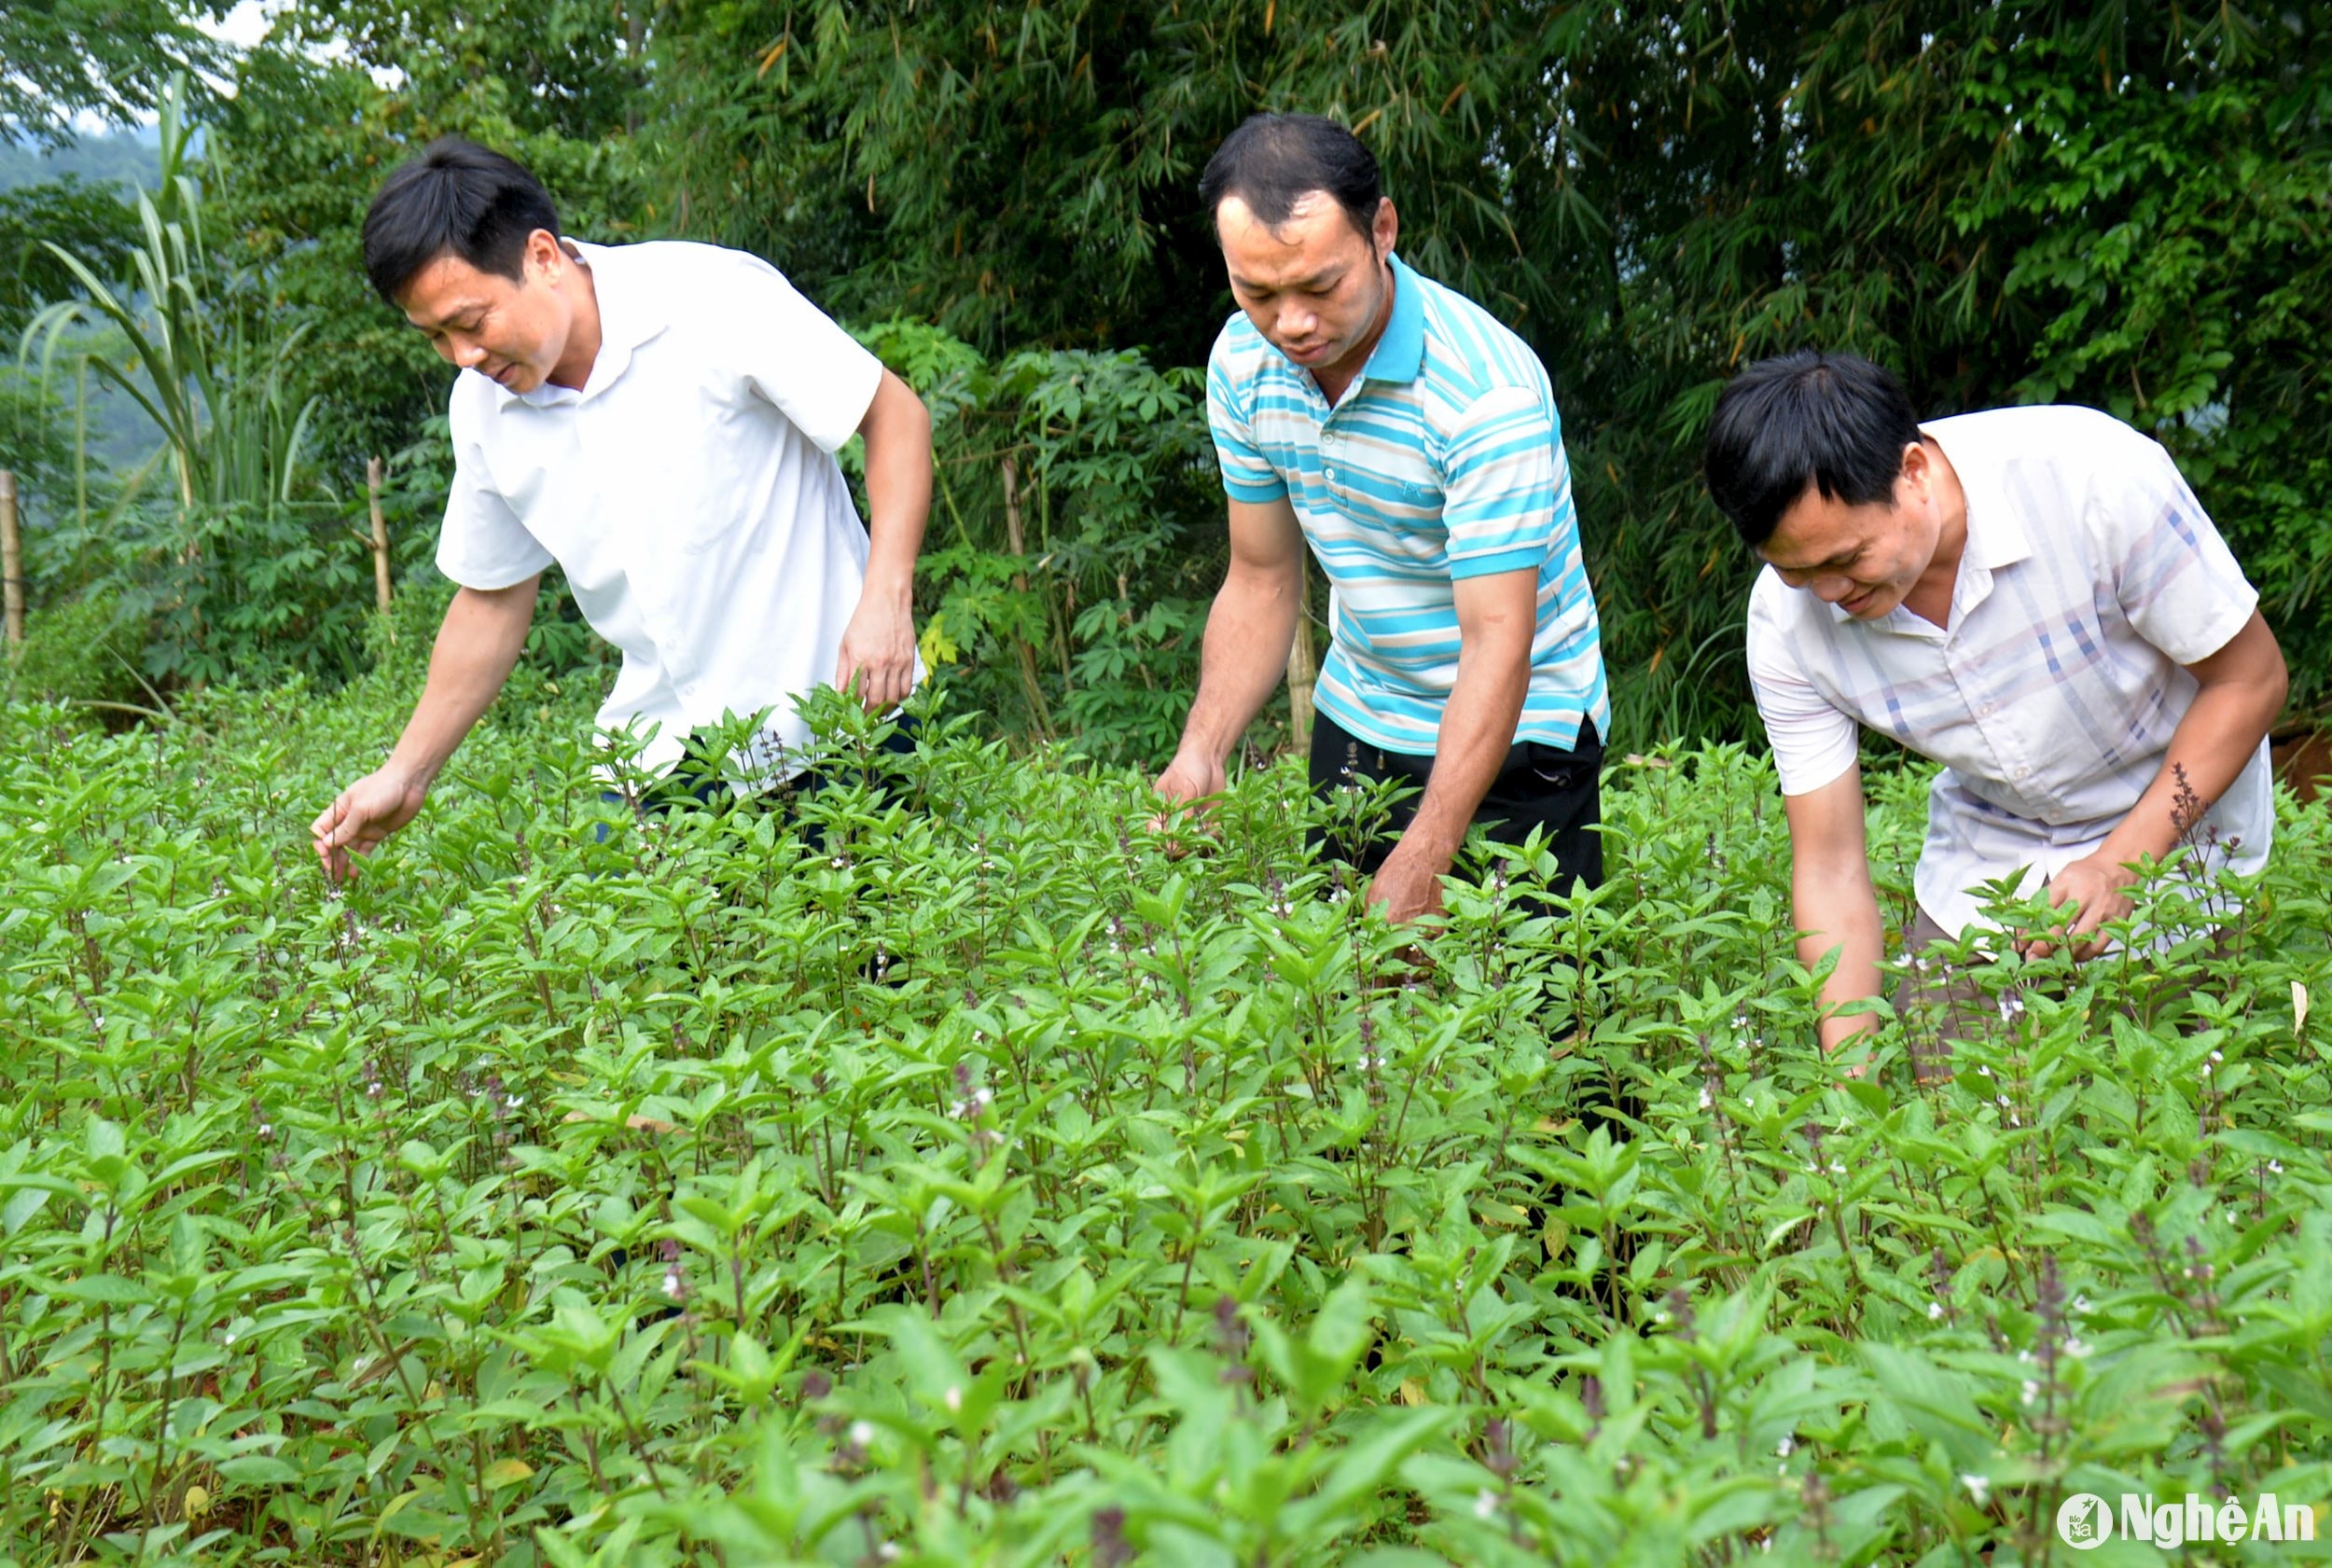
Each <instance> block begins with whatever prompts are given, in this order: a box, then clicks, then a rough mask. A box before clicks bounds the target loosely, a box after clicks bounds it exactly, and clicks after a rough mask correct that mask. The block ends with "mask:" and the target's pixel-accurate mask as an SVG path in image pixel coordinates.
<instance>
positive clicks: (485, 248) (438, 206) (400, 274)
mask: <svg viewBox="0 0 2332 1568" xmlns="http://www.w3.org/2000/svg"><path fill="white" fill-rule="evenodd" d="M536 229H548V230H549V231H550V232H551V233H552V234H554V235H555V234H557V233H558V232H559V209H558V208H557V207H555V206H553V205H552V204H551V201H550V193H549V192H548V191H547V190H545V189H544V188H543V187H542V184H541V182H539V181H538V180H536V179H535V178H534V175H533V174H530V173H527V172H526V168H525V166H524V165H522V164H521V163H519V162H518V161H517V160H514V159H510V158H506V157H504V156H503V155H502V154H501V153H498V152H495V151H493V149H492V148H490V147H481V146H479V145H478V144H477V143H475V142H465V141H464V140H463V139H462V138H461V137H459V136H440V137H438V138H437V140H436V141H434V142H432V143H430V144H429V145H428V146H426V147H424V148H423V149H422V152H421V156H420V157H418V158H415V159H413V160H411V161H409V162H408V163H406V164H404V165H403V166H402V167H400V168H399V169H398V170H397V171H396V173H394V174H391V175H390V176H389V177H388V180H387V182H386V183H385V184H383V185H382V187H381V190H380V193H379V194H378V195H376V196H374V197H373V199H372V205H371V207H370V208H368V210H367V211H366V213H365V274H366V276H368V277H369V278H370V279H371V280H372V286H373V288H374V290H375V291H377V292H378V293H379V294H380V296H381V298H383V299H386V300H387V301H389V302H390V303H391V304H395V303H396V297H397V296H398V295H399V294H401V293H403V292H404V290H405V285H406V284H409V283H411V282H412V281H413V277H414V274H416V273H417V272H419V271H421V270H422V269H423V268H424V267H426V266H428V265H429V264H430V263H431V262H433V261H435V260H437V258H438V257H441V256H453V257H460V258H461V259H462V260H464V261H466V262H467V263H469V264H470V265H471V266H472V267H475V268H477V269H478V270H479V271H481V272H493V273H496V274H499V275H500V276H502V277H506V278H508V279H510V280H511V281H512V282H518V281H520V280H521V279H523V278H524V277H525V275H526V238H527V236H528V235H530V234H532V233H534V230H536Z"/></svg>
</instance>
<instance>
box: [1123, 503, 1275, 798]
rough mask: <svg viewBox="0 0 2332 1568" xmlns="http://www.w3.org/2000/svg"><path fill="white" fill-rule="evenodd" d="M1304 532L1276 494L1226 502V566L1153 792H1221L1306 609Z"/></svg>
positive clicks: (1197, 795)
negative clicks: (1194, 681)
mask: <svg viewBox="0 0 2332 1568" xmlns="http://www.w3.org/2000/svg"><path fill="white" fill-rule="evenodd" d="M1303 551H1304V534H1303V528H1302V526H1301V525H1300V524H1298V522H1297V520H1296V508H1295V506H1293V505H1291V504H1290V503H1289V501H1288V500H1287V498H1286V497H1285V496H1284V495H1283V496H1281V497H1280V498H1279V499H1278V500H1276V501H1267V502H1259V503H1257V502H1247V501H1233V502H1231V503H1230V570H1229V571H1228V572H1227V573H1225V574H1224V576H1223V586H1222V589H1221V590H1220V591H1219V592H1217V593H1216V594H1215V605H1214V608H1212V609H1211V610H1209V611H1208V612H1207V617H1206V642H1205V645H1204V648H1203V651H1202V652H1201V657H1200V660H1199V694H1198V696H1197V697H1196V698H1195V699H1193V700H1192V701H1191V703H1190V716H1189V718H1188V719H1187V720H1186V721H1185V722H1184V724H1183V727H1182V743H1181V745H1179V746H1178V747H1176V748H1175V751H1174V759H1173V762H1171V763H1169V764H1168V765H1167V768H1166V770H1165V771H1164V772H1163V773H1160V774H1159V776H1158V792H1159V794H1160V795H1163V796H1164V797H1166V798H1167V799H1169V800H1171V801H1173V802H1175V803H1177V804H1180V803H1181V802H1183V801H1187V800H1195V799H1198V798H1201V797H1203V796H1208V795H1216V794H1220V793H1221V792H1222V789H1223V785H1224V782H1225V781H1224V774H1223V759H1224V758H1225V757H1227V756H1229V755H1230V748H1231V747H1232V746H1233V745H1235V744H1237V743H1238V741H1239V737H1240V736H1242V735H1243V734H1245V733H1246V732H1247V726H1248V725H1249V724H1251V723H1253V722H1254V721H1255V716H1256V714H1257V713H1259V712H1261V711H1262V708H1263V704H1264V702H1265V701H1267V700H1269V699H1270V695H1271V692H1272V689H1273V688H1274V687H1277V686H1278V685H1279V683H1280V677H1281V676H1282V675H1284V673H1286V671H1287V650H1288V649H1289V648H1291V647H1293V646H1294V645H1295V642H1296V617H1298V616H1300V615H1302V614H1303V613H1304V605H1303V587H1304V572H1303V566H1304V556H1303Z"/></svg>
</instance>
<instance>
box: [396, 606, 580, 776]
mask: <svg viewBox="0 0 2332 1568" xmlns="http://www.w3.org/2000/svg"><path fill="white" fill-rule="evenodd" d="M541 580H542V579H541V578H540V577H539V576H536V577H530V578H528V579H527V580H526V581H525V582H523V583H520V584H518V585H516V586H515V587H511V588H504V589H494V590H479V589H474V588H465V589H463V590H461V591H460V592H459V593H456V594H455V595H454V596H453V603H452V604H449V605H448V606H447V607H446V612H445V620H444V623H443V624H442V625H440V626H439V627H438V628H437V644H436V645H435V646H434V647H433V648H432V649H431V651H430V655H429V678H428V681H427V683H426V684H425V685H423V687H422V693H421V701H419V702H417V703H415V704H414V707H413V716H412V717H411V718H410V719H409V720H408V721H407V722H406V725H405V731H404V733H403V734H402V735H400V736H398V737H397V742H396V749H395V750H394V751H392V752H391V753H390V754H389V766H391V767H392V768H396V769H398V770H402V771H404V772H405V773H406V774H407V775H408V776H409V777H410V778H412V779H414V780H415V781H417V782H418V783H420V784H423V786H426V785H427V784H429V782H430V781H431V780H433V779H435V778H436V777H437V773H438V770H441V769H442V768H444V767H445V764H446V759H447V758H449V757H451V756H452V755H453V753H454V750H455V748H457V747H459V746H460V745H461V743H462V740H463V738H464V737H465V736H466V735H467V734H468V733H469V732H470V729H471V727H472V726H474V725H476V724H477V722H478V720H479V717H480V715H483V714H484V713H485V711H486V710H487V709H488V708H490V707H492V706H493V700H494V697H495V695H496V694H497V693H499V692H500V691H501V690H502V684H503V682H505V681H507V680H508V679H509V678H510V670H511V668H512V666H514V665H516V664H517V663H518V659H519V653H520V651H521V649H523V648H524V647H525V646H526V630H527V628H528V627H529V626H530V625H532V624H533V623H534V595H535V591H536V589H537V587H538V585H539V584H540V582H541Z"/></svg>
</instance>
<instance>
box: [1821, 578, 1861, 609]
mask: <svg viewBox="0 0 2332 1568" xmlns="http://www.w3.org/2000/svg"><path fill="white" fill-rule="evenodd" d="M1853 593H1854V582H1853V578H1852V577H1846V576H1839V574H1837V573H1835V572H1825V573H1824V574H1823V575H1822V576H1818V577H1816V578H1814V580H1813V596H1814V597H1815V598H1816V599H1819V600H1821V601H1823V602H1824V603H1825V604H1837V603H1838V602H1839V600H1841V599H1850V598H1852V597H1853Z"/></svg>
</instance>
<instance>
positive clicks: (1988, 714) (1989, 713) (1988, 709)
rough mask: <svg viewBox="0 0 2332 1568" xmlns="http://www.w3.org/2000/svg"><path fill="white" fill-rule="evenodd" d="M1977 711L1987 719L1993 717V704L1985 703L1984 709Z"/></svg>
mask: <svg viewBox="0 0 2332 1568" xmlns="http://www.w3.org/2000/svg"><path fill="white" fill-rule="evenodd" d="M1976 711H1977V712H1978V713H1979V714H1981V715H1984V716H1985V717H1986V718H1990V717H1992V704H1991V703H1989V702H1987V703H1985V704H1984V705H1983V706H1982V707H1980V708H1978V709H1977V710H1976Z"/></svg>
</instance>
